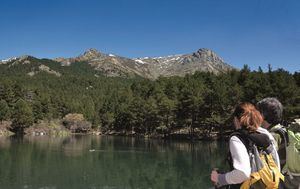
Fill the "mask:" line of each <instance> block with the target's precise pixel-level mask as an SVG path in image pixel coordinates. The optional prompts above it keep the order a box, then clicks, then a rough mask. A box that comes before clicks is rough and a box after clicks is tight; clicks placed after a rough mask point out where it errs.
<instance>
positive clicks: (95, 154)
mask: <svg viewBox="0 0 300 189" xmlns="http://www.w3.org/2000/svg"><path fill="white" fill-rule="evenodd" d="M225 157H226V145H225V144H224V143H221V142H203V141H202V142H194V143H190V142H187V141H162V140H152V139H151V140H149V139H136V138H127V137H112V136H90V135H86V136H84V135H76V136H71V137H67V138H49V137H46V136H40V137H23V138H0V167H1V169H0V188H3V189H181V188H187V189H193V188H195V189H196V188H197V189H202V188H204V189H205V188H209V187H211V184H210V181H209V178H210V171H211V169H212V168H214V167H224V165H225Z"/></svg>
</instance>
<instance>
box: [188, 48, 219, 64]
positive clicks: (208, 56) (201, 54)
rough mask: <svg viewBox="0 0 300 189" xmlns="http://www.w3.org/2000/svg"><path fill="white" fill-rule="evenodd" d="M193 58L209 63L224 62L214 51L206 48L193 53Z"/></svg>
mask: <svg viewBox="0 0 300 189" xmlns="http://www.w3.org/2000/svg"><path fill="white" fill-rule="evenodd" d="M193 56H194V57H196V58H199V59H202V60H206V61H210V62H222V63H224V60H223V59H221V58H220V57H219V56H218V55H217V54H216V53H215V52H214V51H212V50H210V49H206V48H201V49H199V50H198V51H197V52H194V53H193Z"/></svg>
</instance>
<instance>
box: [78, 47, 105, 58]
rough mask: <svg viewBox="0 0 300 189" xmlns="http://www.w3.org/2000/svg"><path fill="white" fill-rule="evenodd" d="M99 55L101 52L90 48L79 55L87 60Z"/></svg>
mask: <svg viewBox="0 0 300 189" xmlns="http://www.w3.org/2000/svg"><path fill="white" fill-rule="evenodd" d="M100 56H102V53H101V52H99V51H98V50H97V49H94V48H90V49H88V50H86V51H85V52H84V53H83V55H81V56H79V57H80V58H84V59H87V60H91V59H94V58H97V57H100Z"/></svg>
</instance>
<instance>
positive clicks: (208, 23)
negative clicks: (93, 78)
mask: <svg viewBox="0 0 300 189" xmlns="http://www.w3.org/2000/svg"><path fill="white" fill-rule="evenodd" d="M299 10H300V1H297V0H105V1H104V0H72V1H71V0H1V4H0V59H4V58H8V57H12V56H19V55H23V54H30V55H34V56H37V57H40V58H41V57H46V58H54V57H61V56H63V57H73V56H77V55H79V54H81V53H82V52H83V51H85V50H86V49H88V48H97V49H98V50H100V51H102V52H105V53H114V54H118V55H121V56H126V57H143V56H163V55H169V54H184V53H191V52H194V51H196V50H197V49H199V48H210V49H212V50H214V51H215V52H216V53H217V54H218V55H219V56H221V57H222V58H223V59H224V60H225V61H226V62H228V63H229V64H231V65H233V66H235V67H237V68H241V67H242V66H243V65H244V64H248V65H249V66H250V67H251V68H252V69H257V68H258V66H261V67H262V68H263V69H267V65H268V64H271V65H272V67H273V68H274V69H276V68H284V69H286V70H288V71H290V72H294V71H299V70H300V11H299Z"/></svg>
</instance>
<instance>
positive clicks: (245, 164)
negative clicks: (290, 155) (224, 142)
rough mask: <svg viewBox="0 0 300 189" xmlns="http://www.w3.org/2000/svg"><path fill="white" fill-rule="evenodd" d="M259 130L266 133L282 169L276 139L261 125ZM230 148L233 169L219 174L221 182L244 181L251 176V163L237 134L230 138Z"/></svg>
mask: <svg viewBox="0 0 300 189" xmlns="http://www.w3.org/2000/svg"><path fill="white" fill-rule="evenodd" d="M257 132H259V133H263V134H266V135H267V136H268V137H269V139H270V140H271V143H272V145H273V149H274V150H273V152H272V155H273V157H274V160H275V162H276V163H277V166H278V167H279V169H280V163H279V157H278V154H277V152H276V150H275V140H274V137H273V136H272V135H271V134H270V133H269V132H268V131H267V130H266V129H264V128H261V127H259V128H258V129H257ZM229 149H230V153H231V156H232V161H233V162H232V163H233V168H234V169H233V170H232V171H230V172H227V173H225V174H221V175H219V184H220V185H228V184H239V183H242V182H244V181H245V180H247V179H248V178H249V177H250V174H251V165H250V159H249V154H248V152H247V149H246V147H245V145H244V144H243V142H242V141H241V140H240V139H239V138H238V137H236V136H232V137H231V138H230V140H229Z"/></svg>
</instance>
